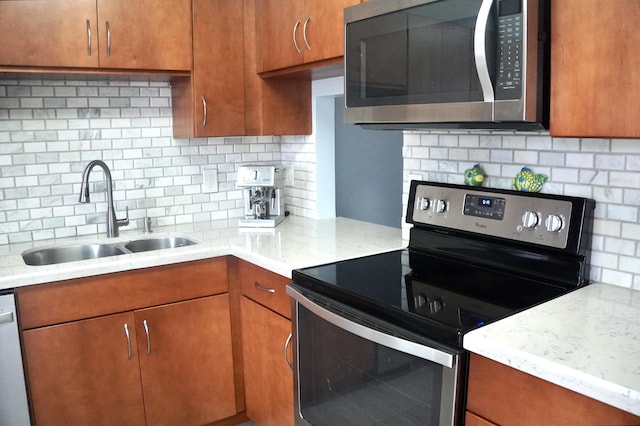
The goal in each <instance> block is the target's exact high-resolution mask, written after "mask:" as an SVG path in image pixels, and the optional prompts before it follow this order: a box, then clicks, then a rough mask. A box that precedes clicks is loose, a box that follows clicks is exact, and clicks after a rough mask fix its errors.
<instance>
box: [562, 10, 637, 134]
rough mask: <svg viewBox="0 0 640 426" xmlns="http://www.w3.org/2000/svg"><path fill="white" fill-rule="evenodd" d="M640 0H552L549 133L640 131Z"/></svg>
mask: <svg viewBox="0 0 640 426" xmlns="http://www.w3.org/2000/svg"><path fill="white" fill-rule="evenodd" d="M638 22H640V2H638V1H636V0H615V1H611V2H607V4H606V7H605V6H603V3H602V2H601V1H597V0H564V1H553V2H551V25H552V27H551V115H550V133H551V135H553V136H562V137H621V138H625V137H633V138H637V137H640V120H638V118H637V111H638V110H639V109H640V97H638V95H637V91H638V88H639V87H640V48H639V47H638V46H640V33H639V32H638V31H637V30H636V27H637V23H638Z"/></svg>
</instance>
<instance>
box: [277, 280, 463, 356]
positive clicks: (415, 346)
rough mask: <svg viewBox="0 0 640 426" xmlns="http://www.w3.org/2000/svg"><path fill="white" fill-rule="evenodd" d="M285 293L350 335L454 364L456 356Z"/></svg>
mask: <svg viewBox="0 0 640 426" xmlns="http://www.w3.org/2000/svg"><path fill="white" fill-rule="evenodd" d="M286 291H287V294H288V295H289V296H290V297H291V298H292V299H294V300H295V301H296V302H297V303H299V304H300V305H302V306H304V307H305V308H307V309H308V310H309V311H311V312H313V313H314V314H316V315H317V316H318V317H320V318H322V319H323V320H325V321H327V322H329V323H331V324H333V325H335V326H336V327H338V328H341V329H343V330H346V331H348V332H350V333H352V334H355V335H356V336H360V337H362V338H363V339H366V340H369V341H371V342H374V343H377V344H379V345H383V346H386V347H388V348H391V349H395V350H397V351H400V352H404V353H407V354H410V355H413V356H416V357H419V358H422V359H426V360H427V361H431V362H434V363H436V364H439V365H441V366H443V367H447V368H453V366H454V363H455V362H456V355H454V354H451V353H447V352H443V351H441V350H439V349H436V348H432V347H430V346H427V345H424V344H420V343H415V342H412V341H410V340H405V339H403V338H401V337H399V336H392V335H390V334H387V333H383V332H381V331H378V330H375V329H373V328H371V327H367V326H366V325H363V324H360V323H358V322H355V321H352V320H350V319H348V318H346V317H344V316H342V315H339V314H337V313H335V312H332V311H330V310H328V309H326V308H325V307H323V306H321V305H319V304H317V303H315V302H314V301H312V300H310V299H309V298H307V297H306V296H304V295H303V294H302V293H300V292H299V291H297V290H295V289H293V288H292V287H291V286H287V288H286Z"/></svg>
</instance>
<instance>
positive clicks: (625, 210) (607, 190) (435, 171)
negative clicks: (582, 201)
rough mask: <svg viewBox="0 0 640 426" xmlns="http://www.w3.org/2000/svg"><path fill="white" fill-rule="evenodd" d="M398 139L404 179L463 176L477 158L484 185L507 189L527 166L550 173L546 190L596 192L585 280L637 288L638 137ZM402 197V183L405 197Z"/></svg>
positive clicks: (420, 135) (418, 135) (414, 135)
mask: <svg viewBox="0 0 640 426" xmlns="http://www.w3.org/2000/svg"><path fill="white" fill-rule="evenodd" d="M454 136H457V137H458V139H457V140H458V145H455V144H453V143H452V141H453V140H454ZM404 138H405V144H404V146H405V149H404V150H403V156H404V176H405V180H407V181H409V180H410V178H411V177H415V176H419V177H420V178H421V179H427V180H436V181H441V182H451V183H463V177H462V176H463V174H462V171H464V170H465V168H467V167H470V165H472V164H473V163H479V164H480V166H481V167H482V168H483V170H484V171H485V174H486V175H487V178H486V179H485V186H490V187H495V188H511V187H512V179H513V177H514V176H515V174H516V173H517V172H518V171H519V170H520V168H521V167H523V166H527V167H530V168H532V169H533V171H534V172H535V173H542V174H546V175H547V176H548V177H549V179H548V181H547V182H546V183H545V184H544V186H543V191H544V192H547V193H553V194H564V195H571V196H578V197H588V198H594V199H595V200H596V203H597V207H596V211H595V217H596V219H595V221H594V235H593V238H592V250H593V251H592V270H591V279H592V280H597V281H603V282H606V283H609V284H613V285H621V286H627V287H630V286H635V287H636V288H638V289H640V272H638V263H640V261H638V258H639V257H640V224H639V221H640V155H638V153H639V152H640V141H638V140H626V139H625V140H615V139H614V140H611V139H572V138H551V137H550V136H549V135H547V134H546V133H543V132H541V133H535V132H534V133H530V134H527V135H521V134H512V133H507V132H505V133H502V132H477V134H473V133H472V132H460V134H456V132H450V134H448V135H444V134H443V132H410V133H406V134H405V137H404ZM441 138H443V139H444V140H442V141H441V140H440V139H441ZM418 140H419V141H420V144H419V145H418V144H417V143H416V141H418ZM460 149H463V150H464V149H466V150H468V155H467V156H466V157H465V155H464V154H463V153H461V152H460V151H459V150H460ZM434 154H435V155H434ZM444 154H446V156H445V155H444ZM456 162H457V163H458V165H457V167H454V165H455V163H456ZM443 164H445V165H446V166H444V167H443ZM407 198H408V186H407V185H405V186H404V194H403V200H405V203H406V200H407Z"/></svg>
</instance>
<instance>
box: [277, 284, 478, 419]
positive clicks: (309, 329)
mask: <svg viewBox="0 0 640 426" xmlns="http://www.w3.org/2000/svg"><path fill="white" fill-rule="evenodd" d="M287 293H288V294H289V295H290V296H291V297H292V307H293V336H294V339H293V345H294V346H293V348H294V350H293V355H294V383H295V389H294V390H295V394H294V399H295V422H296V425H313V426H325V425H326V426H334V425H341V426H349V425H354V426H356V425H363V424H377V425H453V424H457V423H459V422H460V421H461V416H462V408H463V402H464V401H463V394H464V375H465V374H464V372H465V371H466V367H465V366H466V361H465V356H464V354H463V352H462V351H459V350H456V349H451V348H446V347H442V346H441V345H438V344H435V343H433V342H429V341H427V340H426V339H424V338H421V337H420V336H416V335H411V333H409V332H407V331H404V330H401V329H397V328H396V327H394V326H392V325H390V324H387V323H384V322H382V321H380V320H378V319H375V318H373V317H371V316H369V315H366V314H364V313H362V312H358V311H354V310H353V309H351V308H349V307H346V306H344V305H341V304H340V303H336V302H335V301H333V300H329V299H326V298H324V297H323V296H320V295H318V294H316V293H314V292H311V291H308V290H307V289H304V288H301V287H300V286H298V285H296V284H292V285H289V286H288V287H287Z"/></svg>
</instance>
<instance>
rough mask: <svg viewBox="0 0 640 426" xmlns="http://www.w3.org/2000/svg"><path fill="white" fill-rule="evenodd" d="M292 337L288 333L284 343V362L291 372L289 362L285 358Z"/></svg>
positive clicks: (291, 368)
mask: <svg viewBox="0 0 640 426" xmlns="http://www.w3.org/2000/svg"><path fill="white" fill-rule="evenodd" d="M292 337H293V334H291V333H289V337H287V340H286V341H285V342H284V362H286V363H287V366H288V367H289V369H290V370H291V371H293V365H291V363H290V362H289V357H288V356H287V349H288V348H289V345H290V344H291V338H292Z"/></svg>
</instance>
